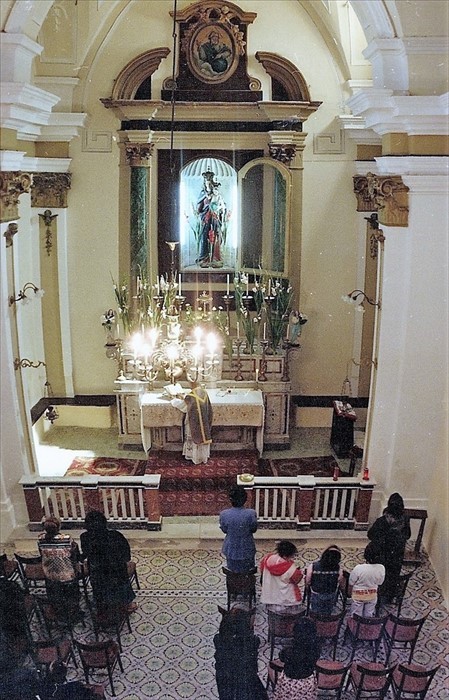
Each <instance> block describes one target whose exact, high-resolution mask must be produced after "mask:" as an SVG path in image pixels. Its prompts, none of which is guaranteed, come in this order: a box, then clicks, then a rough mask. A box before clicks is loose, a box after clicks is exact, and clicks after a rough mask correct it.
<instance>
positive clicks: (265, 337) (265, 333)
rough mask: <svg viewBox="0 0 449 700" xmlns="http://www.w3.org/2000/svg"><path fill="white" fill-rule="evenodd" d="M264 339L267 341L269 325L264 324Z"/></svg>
mask: <svg viewBox="0 0 449 700" xmlns="http://www.w3.org/2000/svg"><path fill="white" fill-rule="evenodd" d="M263 339H264V340H266V339H267V324H266V323H264V324H263Z"/></svg>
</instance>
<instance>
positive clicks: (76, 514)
mask: <svg viewBox="0 0 449 700" xmlns="http://www.w3.org/2000/svg"><path fill="white" fill-rule="evenodd" d="M160 479H161V477H160V475H159V474H147V475H145V476H129V477H120V476H114V477H99V476H95V475H91V474H87V475H85V476H82V477H78V478H76V477H61V478H54V477H40V476H24V477H22V478H21V480H20V483H21V484H22V487H23V491H24V495H25V502H26V505H27V509H28V519H29V523H28V527H29V529H30V530H40V529H41V524H42V518H43V517H44V516H47V517H48V516H50V515H54V516H56V517H57V518H59V519H60V520H61V524H62V526H63V527H72V528H79V527H81V528H83V527H84V519H85V517H86V514H87V513H88V512H89V511H90V510H99V511H101V512H102V513H104V514H105V516H106V518H107V520H108V523H109V524H110V525H112V526H114V525H116V526H117V527H120V528H127V527H128V528H145V529H148V530H160V529H161V523H162V517H161V512H160V504H159V485H160Z"/></svg>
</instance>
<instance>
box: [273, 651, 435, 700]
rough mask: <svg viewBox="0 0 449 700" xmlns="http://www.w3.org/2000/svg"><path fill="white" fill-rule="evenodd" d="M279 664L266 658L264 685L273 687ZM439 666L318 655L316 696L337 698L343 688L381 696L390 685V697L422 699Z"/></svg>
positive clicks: (362, 694)
mask: <svg viewBox="0 0 449 700" xmlns="http://www.w3.org/2000/svg"><path fill="white" fill-rule="evenodd" d="M282 668H283V664H282V663H281V662H279V661H270V665H269V668H268V680H267V688H269V687H270V685H271V686H272V688H273V689H274V688H275V687H276V683H277V680H278V677H279V674H280V673H281V672H282ZM439 668H440V667H439V666H437V667H436V668H433V669H426V668H424V666H421V665H420V664H410V663H404V664H398V665H394V666H391V667H388V666H384V665H382V664H379V663H375V662H359V661H354V662H352V663H350V664H347V665H345V664H343V663H342V662H340V661H329V660H327V659H319V660H318V661H317V663H316V667H315V678H316V684H317V689H318V691H319V697H320V698H323V699H324V698H331V697H332V698H334V699H335V700H340V698H341V696H342V693H343V691H344V690H349V689H350V690H352V691H353V692H354V693H355V698H354V700H358V699H359V698H361V697H363V698H367V697H369V698H376V699H378V700H382V699H383V698H385V697H386V696H387V693H388V691H389V689H390V688H391V690H392V694H393V699H394V700H404V698H407V700H413V699H416V700H424V698H425V697H426V695H427V692H428V690H429V687H430V685H431V683H432V680H433V678H434V676H435V674H436V673H437V671H438V669H439Z"/></svg>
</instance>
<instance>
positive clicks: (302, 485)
mask: <svg viewBox="0 0 449 700" xmlns="http://www.w3.org/2000/svg"><path fill="white" fill-rule="evenodd" d="M238 483H239V484H241V485H242V486H244V487H245V489H246V490H247V491H248V496H249V499H248V500H249V502H250V503H251V507H252V508H254V509H255V510H256V513H257V517H258V522H259V526H261V527H263V526H264V525H277V526H278V527H288V526H290V527H295V528H298V529H301V530H308V529H311V528H317V529H318V528H319V529H335V530H337V529H352V530H367V529H368V525H369V523H368V516H369V509H370V505H371V498H372V494H373V490H374V486H375V482H374V481H372V480H369V481H364V480H362V479H360V478H358V477H342V478H340V479H338V481H334V480H333V479H332V477H327V478H323V477H314V476H289V477H274V476H270V477H265V476H263V477H262V476H256V477H254V479H253V480H252V481H251V482H249V483H248V482H247V481H244V480H243V481H242V480H240V479H238Z"/></svg>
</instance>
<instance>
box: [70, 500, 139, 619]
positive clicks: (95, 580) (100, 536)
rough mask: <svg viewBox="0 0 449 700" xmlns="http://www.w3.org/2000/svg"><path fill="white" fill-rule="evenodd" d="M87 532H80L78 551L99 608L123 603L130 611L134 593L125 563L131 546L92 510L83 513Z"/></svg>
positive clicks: (129, 557) (101, 515) (134, 604)
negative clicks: (87, 569)
mask: <svg viewBox="0 0 449 700" xmlns="http://www.w3.org/2000/svg"><path fill="white" fill-rule="evenodd" d="M85 525H86V532H83V533H81V551H82V554H83V557H84V558H86V557H87V563H88V566H89V576H90V580H91V582H92V589H93V593H94V597H95V602H96V605H97V607H98V608H99V609H104V608H107V607H108V606H110V605H111V606H113V605H126V606H127V608H128V611H129V612H132V611H133V610H135V609H136V608H137V603H133V600H134V598H135V593H134V591H133V589H132V586H131V584H130V582H129V577H128V566H127V564H128V562H129V561H130V560H131V549H130V546H129V543H128V540H127V539H126V537H124V535H122V533H121V532H118V530H108V527H107V525H108V524H107V520H106V517H105V516H104V515H103V513H100V512H99V511H96V510H92V511H90V513H88V514H87V515H86V519H85Z"/></svg>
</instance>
